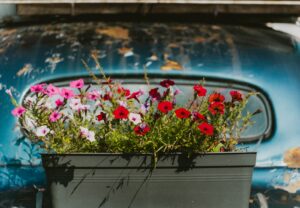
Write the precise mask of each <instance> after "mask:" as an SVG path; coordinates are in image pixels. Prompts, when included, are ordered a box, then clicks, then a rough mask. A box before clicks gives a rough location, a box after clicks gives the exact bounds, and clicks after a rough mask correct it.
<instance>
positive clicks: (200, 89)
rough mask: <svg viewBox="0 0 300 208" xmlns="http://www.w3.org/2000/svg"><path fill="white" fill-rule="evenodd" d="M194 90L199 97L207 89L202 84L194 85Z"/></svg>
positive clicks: (204, 93) (203, 94)
mask: <svg viewBox="0 0 300 208" xmlns="http://www.w3.org/2000/svg"><path fill="white" fill-rule="evenodd" d="M194 90H195V92H196V93H197V95H198V96H199V97H203V96H205V95H206V92H207V90H206V89H205V88H204V87H203V86H202V85H194Z"/></svg>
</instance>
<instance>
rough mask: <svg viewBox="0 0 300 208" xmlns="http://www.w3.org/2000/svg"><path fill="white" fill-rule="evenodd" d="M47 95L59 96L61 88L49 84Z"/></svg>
mask: <svg viewBox="0 0 300 208" xmlns="http://www.w3.org/2000/svg"><path fill="white" fill-rule="evenodd" d="M46 92H47V95H48V96H50V97H51V96H53V95H57V94H59V88H57V87H55V86H53V85H52V84H49V85H48V87H47V89H46Z"/></svg>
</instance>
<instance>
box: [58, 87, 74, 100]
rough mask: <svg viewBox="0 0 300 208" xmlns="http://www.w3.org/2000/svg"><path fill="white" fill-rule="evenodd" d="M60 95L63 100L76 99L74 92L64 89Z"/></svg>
mask: <svg viewBox="0 0 300 208" xmlns="http://www.w3.org/2000/svg"><path fill="white" fill-rule="evenodd" d="M60 95H61V96H62V97H63V98H66V99H70V98H72V97H74V92H73V91H72V90H69V89H66V88H62V89H61V91H60Z"/></svg>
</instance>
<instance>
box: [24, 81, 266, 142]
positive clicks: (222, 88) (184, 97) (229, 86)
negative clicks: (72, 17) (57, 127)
mask: <svg viewBox="0 0 300 208" xmlns="http://www.w3.org/2000/svg"><path fill="white" fill-rule="evenodd" d="M74 79H75V78H74ZM71 80H73V79H70V80H64V81H55V80H54V81H51V83H53V84H54V85H55V86H59V87H68V85H69V81H71ZM114 80H115V81H117V82H120V83H122V86H123V87H125V88H127V89H129V90H130V91H131V92H133V91H137V90H139V89H140V90H142V91H144V92H148V91H149V90H150V89H152V88H153V87H157V86H158V85H159V82H160V81H161V80H162V79H159V78H155V79H150V85H147V84H146V81H145V80H144V79H143V78H142V77H140V78H134V79H132V78H124V79H114ZM174 81H175V83H176V85H175V88H178V89H179V90H180V91H181V92H180V93H179V94H178V95H177V100H176V102H177V103H178V104H180V105H182V106H184V105H185V104H186V103H187V102H188V101H189V100H191V99H192V98H193V93H194V91H193V85H194V84H196V83H199V81H203V80H201V79H200V80H184V79H174ZM204 82H205V87H206V88H207V89H208V93H210V92H213V91H216V92H221V93H222V94H224V95H225V97H226V98H227V100H229V99H230V94H229V91H231V90H239V91H240V92H242V93H243V94H247V93H249V92H257V93H258V95H257V96H252V97H251V98H250V99H249V102H248V104H247V106H246V108H245V110H244V114H246V113H247V112H251V113H254V112H257V111H259V112H260V113H258V114H256V115H255V116H253V121H254V124H253V125H252V126H250V127H248V128H247V129H246V130H245V131H244V132H243V133H242V138H241V140H240V141H241V142H249V141H256V140H258V139H260V138H267V137H268V136H269V135H270V132H271V122H272V118H271V116H272V115H271V106H270V103H269V102H268V100H267V98H266V96H265V95H264V94H263V93H262V92H260V91H259V90H258V89H256V88H254V87H249V85H243V84H238V83H233V82H232V81H226V80H222V81H220V80H219V81H218V80H204ZM85 83H86V84H92V87H91V88H90V90H93V88H95V89H96V88H99V86H97V85H96V83H95V82H94V81H93V80H91V79H90V78H87V79H86V80H85ZM160 90H161V92H162V91H163V89H160ZM30 96H32V94H31V93H27V94H26V96H25V97H24V98H23V100H25V99H27V98H28V97H30ZM56 98H57V97H53V99H56ZM140 99H141V100H143V99H146V95H145V96H142V97H141V98H140Z"/></svg>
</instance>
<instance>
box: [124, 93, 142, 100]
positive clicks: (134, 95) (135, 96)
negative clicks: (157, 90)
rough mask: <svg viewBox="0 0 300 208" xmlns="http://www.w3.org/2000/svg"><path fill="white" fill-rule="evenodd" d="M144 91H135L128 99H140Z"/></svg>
mask: <svg viewBox="0 0 300 208" xmlns="http://www.w3.org/2000/svg"><path fill="white" fill-rule="evenodd" d="M143 94H144V92H143V91H142V90H139V91H135V92H133V93H132V94H131V95H130V96H128V97H127V99H128V100H129V99H135V100H136V101H139V99H138V97H140V96H142V95H143Z"/></svg>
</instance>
